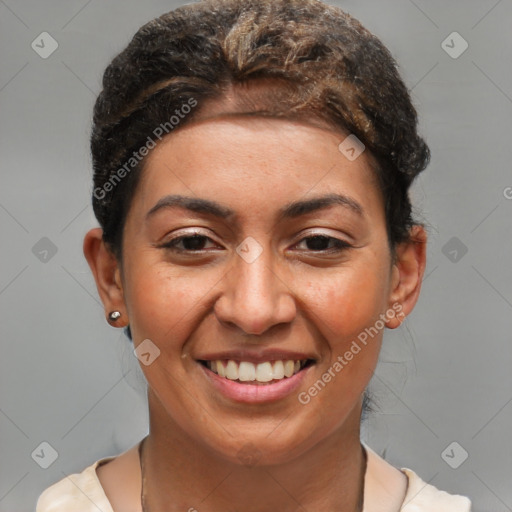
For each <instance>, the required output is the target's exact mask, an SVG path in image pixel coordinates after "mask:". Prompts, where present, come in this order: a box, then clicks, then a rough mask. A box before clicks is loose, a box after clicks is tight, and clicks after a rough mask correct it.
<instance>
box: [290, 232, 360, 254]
mask: <svg viewBox="0 0 512 512" xmlns="http://www.w3.org/2000/svg"><path fill="white" fill-rule="evenodd" d="M304 242H305V243H306V245H307V249H306V250H311V251H313V252H329V253H332V252H341V251H343V250H345V249H348V248H350V247H351V245H350V244H348V243H347V242H344V241H343V240H339V239H338V238H334V237H332V236H326V235H314V236H307V237H304V238H303V239H302V240H301V241H300V242H299V244H301V243H304ZM330 243H333V245H334V248H329V244H330Z"/></svg>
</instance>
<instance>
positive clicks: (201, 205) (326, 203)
mask: <svg viewBox="0 0 512 512" xmlns="http://www.w3.org/2000/svg"><path fill="white" fill-rule="evenodd" d="M336 205H339V206H343V207H344V208H347V209H349V210H351V211H353V212H354V213H356V214H357V215H359V216H360V217H363V216H364V209H363V207H362V206H361V205H360V204H359V203H358V202H357V201H356V200H355V199H353V198H351V197H349V196H346V195H343V194H327V195H323V196H318V197H313V198H311V199H303V200H299V201H294V202H292V203H288V204H287V205H285V206H284V207H283V208H281V209H280V210H279V211H278V214H277V220H278V221H282V220H286V219H294V218H297V217H300V216H302V215H306V214H308V213H312V212H315V211H317V210H323V209H326V208H330V207H332V206H336ZM173 207H179V208H183V209H185V210H189V211H191V212H195V213H202V214H207V215H212V216H214V217H218V218H221V219H236V218H237V214H236V212H235V211H234V210H232V209H231V208H228V207H227V206H223V205H221V204H219V203H217V202H216V201H212V200H210V199H202V198H198V197H190V196H183V195H179V194H172V195H167V196H164V197H162V198H161V199H160V200H159V201H158V202H157V203H156V204H155V206H153V207H152V208H151V209H150V210H149V211H148V213H147V214H146V220H148V219H149V218H150V217H152V216H153V215H154V214H155V213H156V212H157V211H159V210H161V209H164V208H173Z"/></svg>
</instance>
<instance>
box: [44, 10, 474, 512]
mask: <svg viewBox="0 0 512 512" xmlns="http://www.w3.org/2000/svg"><path fill="white" fill-rule="evenodd" d="M416 125H417V116H416V112H415V109H414V107H413V106H412V105H411V101H410V98H409V95H408V92H407V89H406V88H405V86H404V84H403V82H402V80H401V78H400V77H399V75H398V73H397V71H396V67H395V63H394V61H393V59H392V57H391V55H390V54H389V52H388V51H387V50H386V49H385V47H383V45H382V43H380V42H379V41H378V40H377V39H376V38H375V37H374V36H373V35H371V34H370V33H369V32H368V31H367V30H366V29H364V28H363V27H362V26H361V25H360V24H359V22H357V21H356V20H354V19H353V18H351V17H350V16H348V15H347V14H345V13H343V12H342V11H341V10H339V9H338V8H335V7H330V6H327V5H325V4H323V3H321V2H319V1H315V0H293V1H286V0H279V1H272V2H268V1H256V0H224V1H219V0H206V1H203V2H199V3H195V4H191V5H186V6H183V7H180V8H178V9H176V10H175V11H172V12H170V13H168V14H165V15H163V16H161V17H160V18H158V19H155V20H153V21H151V22H149V23H147V24H146V25H144V26H143V27H142V28H141V29H140V30H139V31H138V32H137V34H136V35H135V36H134V38H133V40H132V41H131V42H130V44H129V45H128V47H127V48H126V49H125V50H124V51H123V52H121V53H120V54H119V55H118V56H117V57H116V58H115V59H114V60H113V61H112V63H111V64H110V65H109V66H108V68H107V70H106V71H105V74H104V77H103V91H102V92H101V94H100V96H99V98H98V100H97V102H96V105H95V110H94V125H93V133H92V138H91V149H92V155H93V165H94V191H93V199H92V201H93V207H94V211H95V214H96V217H97V219H98V221H99V223H100V225H101V228H95V229H92V230H90V231H89V232H88V233H87V235H86V237H85V240H84V254H85V256H86V258H87V261H88V263H89V265H90V267H91V270H92V272H93V274H94V278H95V280H96V284H97V288H98V292H99V294H100V297H101V299H102V302H103V304H104V306H105V312H106V317H107V320H108V321H109V322H110V323H111V325H113V326H116V327H121V328H125V329H126V332H127V335H128V336H129V337H130V339H132V340H133V343H134V347H135V354H136V355H137V357H138V358H139V361H140V363H141V368H142V370H143V372H144V375H145V377H146V379H147V382H148V404H149V417H150V432H149V435H148V436H147V437H146V438H144V439H143V440H142V441H141V442H140V443H138V444H137V445H136V446H134V447H133V448H131V449H130V450H128V451H126V452H125V453H123V454H121V455H119V456H118V457H107V458H104V459H101V460H99V461H96V462H95V463H94V464H93V465H91V466H89V467H88V468H86V469H85V470H84V471H83V472H82V473H80V474H75V475H73V476H72V477H70V478H66V479H63V480H61V481H60V482H57V483H56V484H54V485H53V486H52V487H50V488H48V489H47V490H46V491H45V492H44V493H43V494H42V495H41V496H40V498H39V501H38V506H37V512H50V511H51V512H56V511H66V512H72V511H86V510H98V509H100V510H102V511H103V512H107V511H109V512H112V511H114V512H121V511H122V512H128V511H134V512H135V511H137V512H156V511H164V510H165V511H174V510H183V511H185V510H188V511H189V512H192V511H200V512H203V511H205V512H206V511H220V510H244V511H249V512H253V511H254V512H256V511H267V510H279V511H290V512H291V511H295V510H309V511H335V510H336V511H338V510H343V511H351V512H352V511H354V512H355V511H361V510H364V511H365V512H376V511H379V512H392V511H399V510H400V511H405V512H410V511H412V510H415V511H436V512H440V511H448V510H449V511H450V512H454V511H457V512H462V511H469V510H470V501H469V499H468V498H466V497H462V496H455V495H449V494H448V493H446V492H444V491H440V490H438V489H436V488H435V487H433V486H432V485H429V484H427V483H425V482H424V481H423V480H422V479H421V478H420V477H419V476H418V475H417V474H416V473H414V471H412V470H410V469H408V468H402V469H401V470H399V469H397V468H394V467H393V466H391V465H390V464H388V463H387V462H386V461H384V460H383V459H382V458H381V457H379V456H378V455H377V454H376V453H375V452H373V451H372V450H371V449H370V448H369V447H368V446H366V445H364V444H362V443H361V441H360V421H361V415H362V413H363V409H364V406H365V389H366V386H367V385H368V383H369V381H370V378H371V376H372V374H373V371H374V369H375V367H376V364H377V360H378V355H379V350H380V347H381V342H382V335H383V331H384V328H386V327H387V328H389V329H395V328H397V327H399V326H400V324H401V323H402V321H403V319H404V318H405V317H406V316H407V315H408V314H409V313H410V312H411V311H412V309H413V308H414V305H415V303H416V301H417V299H418V295H419V292H420V287H421V281H422V276H423V273H424V269H425V250H426V234H425V230H424V229H423V227H422V226H421V225H420V224H418V223H416V222H414V220H413V219H412V217H411V205H410V202H409V198H408V189H409V187H410V185H411V183H412V181H413V180H414V178H415V177H416V176H417V175H418V174H419V173H420V172H421V171H422V170H423V169H424V168H425V167H426V165H427V163H428V159H429V151H428V147H427V146H426V144H425V143H424V141H423V140H422V139H421V138H420V137H419V136H418V134H417V130H416Z"/></svg>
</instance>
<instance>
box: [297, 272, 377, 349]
mask: <svg viewBox="0 0 512 512" xmlns="http://www.w3.org/2000/svg"><path fill="white" fill-rule="evenodd" d="M385 284H386V282H385V276H384V275H383V274H382V272H380V271H379V269H378V268H377V269H376V268H375V267H367V268H366V270H364V271H362V272H360V271H355V270H354V269H343V270H340V271H339V272H338V273H337V274H336V276H335V277H334V276H323V277H322V278H320V279H317V280H315V281H314V282H310V283H309V284H308V286H307V288H308V297H309V298H308V299H307V300H306V304H309V306H308V307H310V308H311V310H312V311H311V313H312V314H313V315H314V317H316V318H317V320H316V321H315V323H316V324H317V325H318V326H319V327H320V328H322V329H323V330H322V334H323V335H324V337H325V338H326V339H327V340H329V341H330V342H331V344H332V345H333V348H334V346H335V345H341V346H343V345H344V344H346V343H347V342H350V339H353V338H357V336H358V335H359V333H360V332H361V331H363V330H364V329H365V328H366V327H368V326H369V325H371V324H373V323H374V322H375V319H376V318H378V317H379V314H380V313H381V312H382V311H383V308H384V307H385V304H386V300H385V299H386V297H385V293H384V291H385ZM349 338H350V339H349Z"/></svg>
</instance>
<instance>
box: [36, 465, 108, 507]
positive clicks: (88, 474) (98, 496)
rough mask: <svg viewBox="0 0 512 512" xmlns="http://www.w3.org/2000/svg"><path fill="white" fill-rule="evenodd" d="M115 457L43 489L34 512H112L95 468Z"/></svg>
mask: <svg viewBox="0 0 512 512" xmlns="http://www.w3.org/2000/svg"><path fill="white" fill-rule="evenodd" d="M114 458H115V457H105V458H103V459H100V460H97V461H96V462H95V463H94V464H91V465H90V466H88V467H87V468H85V469H84V470H83V471H82V472H81V473H73V474H71V475H68V476H67V477H65V478H63V479H62V480H59V481H58V482H56V483H55V484H53V485H52V486H50V487H48V488H47V489H45V490H44V491H43V492H42V494H41V495H40V496H39V499H38V500H37V505H36V512H98V510H101V511H102V512H113V510H112V506H111V504H110V502H109V501H108V499H107V496H106V495H105V492H104V490H103V487H102V486H101V484H100V481H99V479H98V475H97V473H96V468H97V467H98V466H99V465H100V464H103V463H106V462H108V461H110V460H112V459H114Z"/></svg>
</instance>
